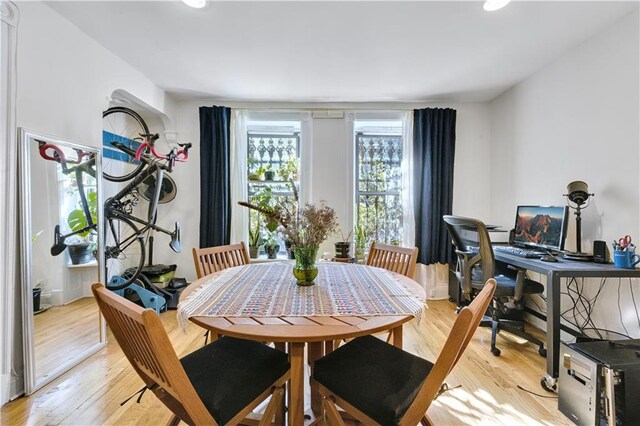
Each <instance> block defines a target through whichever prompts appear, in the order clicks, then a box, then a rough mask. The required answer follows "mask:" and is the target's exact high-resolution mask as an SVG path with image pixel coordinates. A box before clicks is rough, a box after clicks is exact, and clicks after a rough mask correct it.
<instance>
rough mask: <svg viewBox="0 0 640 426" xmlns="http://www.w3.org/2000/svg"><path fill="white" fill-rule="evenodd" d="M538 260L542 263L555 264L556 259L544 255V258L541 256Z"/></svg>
mask: <svg viewBox="0 0 640 426" xmlns="http://www.w3.org/2000/svg"><path fill="white" fill-rule="evenodd" d="M540 260H542V261H543V262H557V261H558V259H556V258H555V257H554V256H551V255H550V254H545V255H544V256H542V257H541V258H540Z"/></svg>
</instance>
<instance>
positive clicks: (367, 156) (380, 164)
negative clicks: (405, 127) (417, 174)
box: [356, 132, 402, 244]
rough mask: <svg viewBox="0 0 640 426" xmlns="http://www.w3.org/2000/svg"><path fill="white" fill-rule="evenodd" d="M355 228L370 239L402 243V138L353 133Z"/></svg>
mask: <svg viewBox="0 0 640 426" xmlns="http://www.w3.org/2000/svg"><path fill="white" fill-rule="evenodd" d="M356 161H357V164H356V173H357V176H356V177H357V184H356V200H357V208H358V212H357V218H356V219H357V225H359V226H361V227H363V228H364V230H365V232H366V233H367V235H369V237H370V239H372V240H373V239H375V240H376V241H380V242H384V243H386V244H392V243H393V244H400V243H401V242H402V200H401V183H402V173H401V167H400V165H401V163H402V136H401V135H381V134H371V133H360V132H359V133H356Z"/></svg>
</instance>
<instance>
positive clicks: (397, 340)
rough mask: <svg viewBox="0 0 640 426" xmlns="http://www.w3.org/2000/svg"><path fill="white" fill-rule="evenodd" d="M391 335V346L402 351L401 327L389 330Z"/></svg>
mask: <svg viewBox="0 0 640 426" xmlns="http://www.w3.org/2000/svg"><path fill="white" fill-rule="evenodd" d="M391 334H392V335H393V346H395V347H396V348H400V349H402V326H401V325H400V326H398V327H396V328H394V329H392V330H391Z"/></svg>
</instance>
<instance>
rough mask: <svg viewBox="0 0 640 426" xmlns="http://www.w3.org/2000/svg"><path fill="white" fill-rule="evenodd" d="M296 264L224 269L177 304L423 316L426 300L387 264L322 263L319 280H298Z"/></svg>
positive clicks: (236, 311)
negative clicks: (301, 282)
mask: <svg viewBox="0 0 640 426" xmlns="http://www.w3.org/2000/svg"><path fill="white" fill-rule="evenodd" d="M292 270H293V264H291V263H261V264H251V265H245V266H239V267H236V268H231V269H227V270H224V271H222V272H221V273H219V274H216V275H215V276H212V277H211V278H210V279H209V280H205V282H204V283H203V284H202V286H201V287H200V288H199V289H198V290H196V291H194V292H193V293H192V294H190V295H189V296H188V297H187V299H186V300H184V301H182V302H181V303H180V305H179V306H178V320H179V322H180V323H181V324H182V325H183V326H186V323H187V321H188V319H189V318H190V317H194V316H212V317H279V316H312V315H315V316H338V315H341V316H352V315H361V316H378V315H413V316H414V317H416V318H420V316H421V314H422V309H423V307H424V306H425V302H424V300H422V299H421V297H419V296H418V295H416V294H413V293H412V292H411V290H410V289H409V288H407V286H405V285H404V284H403V283H402V282H401V281H400V280H398V279H397V278H396V277H394V275H393V274H392V273H390V272H389V271H387V270H385V269H380V268H374V267H371V266H364V265H345V264H339V263H329V262H327V263H319V264H318V277H317V278H316V280H315V282H316V284H315V285H312V286H309V287H301V286H298V285H296V283H295V278H294V277H293V274H292Z"/></svg>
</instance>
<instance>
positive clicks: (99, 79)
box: [0, 2, 173, 395]
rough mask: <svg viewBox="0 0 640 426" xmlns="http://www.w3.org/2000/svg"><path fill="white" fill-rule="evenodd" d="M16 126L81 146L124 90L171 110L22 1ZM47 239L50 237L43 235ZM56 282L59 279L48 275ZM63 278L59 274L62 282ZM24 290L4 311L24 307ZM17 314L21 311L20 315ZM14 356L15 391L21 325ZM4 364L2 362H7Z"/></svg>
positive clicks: (107, 56)
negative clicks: (118, 92) (114, 96)
mask: <svg viewBox="0 0 640 426" xmlns="http://www.w3.org/2000/svg"><path fill="white" fill-rule="evenodd" d="M18 9H19V11H20V22H19V25H18V58H17V61H18V76H17V86H18V87H17V125H18V126H20V127H26V128H28V129H31V130H33V131H36V132H38V133H44V134H50V135H53V136H56V137H58V138H60V139H64V140H69V141H72V142H76V143H79V144H83V145H90V146H100V145H101V143H102V140H101V134H102V111H103V110H104V109H106V108H107V107H108V106H109V97H110V96H111V94H112V93H113V92H114V91H116V90H124V91H126V92H128V93H130V94H132V95H133V96H135V97H136V98H138V99H139V100H140V103H141V104H144V105H146V106H147V107H148V108H149V109H150V110H152V111H160V112H164V113H167V114H172V113H173V104H172V99H171V98H169V97H168V96H166V95H165V93H164V91H163V90H162V89H160V88H159V87H158V86H156V85H155V84H154V83H152V82H151V81H150V80H148V79H147V78H146V77H145V76H143V75H142V74H141V73H139V72H138V71H137V70H135V69H133V68H132V67H130V66H129V65H127V64H126V63H125V62H123V61H122V60H121V59H120V58H118V57H117V56H115V55H113V54H112V53H111V52H109V51H107V50H106V49H105V48H104V47H102V46H101V45H100V44H98V43H97V42H96V41H95V40H93V39H92V38H90V37H88V36H87V35H86V34H84V33H83V32H81V31H80V30H79V29H78V28H77V27H75V26H74V25H72V24H71V23H70V22H68V21H67V20H66V19H64V18H62V17H61V16H60V15H58V14H57V13H56V12H54V11H53V10H52V9H51V8H49V6H47V5H45V4H44V3H42V2H18ZM42 238H44V239H46V240H50V239H51V238H52V236H51V235H46V236H44V235H43V236H42ZM49 279H50V280H55V277H51V276H50V277H49ZM62 279H63V278H62V277H60V280H62ZM19 306H20V289H19V287H18V288H16V294H15V297H14V300H9V301H7V306H2V307H0V308H1V309H8V310H11V309H14V308H15V309H16V311H17V312H19V311H20V307H19ZM17 318H19V315H18V316H17ZM6 332H7V333H13V335H14V336H16V339H15V341H14V345H13V348H7V350H6V351H3V355H2V356H3V358H5V357H7V356H8V355H7V354H11V353H12V352H13V355H12V356H11V358H12V361H11V364H12V367H13V369H14V370H15V371H17V372H18V374H17V375H14V376H13V377H12V381H13V383H12V389H11V395H15V394H16V393H18V392H20V390H21V384H20V378H19V375H20V373H21V371H22V348H21V343H20V338H19V336H20V333H21V324H20V323H18V324H16V328H15V330H14V331H13V332H12V331H6ZM3 365H4V364H3Z"/></svg>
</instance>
